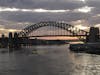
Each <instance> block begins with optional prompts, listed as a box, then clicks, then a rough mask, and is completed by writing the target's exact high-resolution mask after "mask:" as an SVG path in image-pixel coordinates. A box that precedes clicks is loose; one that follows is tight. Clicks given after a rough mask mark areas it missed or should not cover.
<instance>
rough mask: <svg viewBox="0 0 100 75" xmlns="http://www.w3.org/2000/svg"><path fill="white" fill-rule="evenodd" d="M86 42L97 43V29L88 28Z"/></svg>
mask: <svg viewBox="0 0 100 75" xmlns="http://www.w3.org/2000/svg"><path fill="white" fill-rule="evenodd" d="M86 42H90V43H94V42H99V28H97V27H90V30H89V35H87V37H86Z"/></svg>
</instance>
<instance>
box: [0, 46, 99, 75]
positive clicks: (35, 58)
mask: <svg viewBox="0 0 100 75" xmlns="http://www.w3.org/2000/svg"><path fill="white" fill-rule="evenodd" d="M2 50H3V49H0V75H33V74H34V75H100V59H99V58H100V55H94V54H86V53H73V52H70V50H69V49H68V45H59V46H57V45H55V46H33V47H30V48H23V49H22V50H21V51H14V52H11V53H9V52H6V53H2Z"/></svg>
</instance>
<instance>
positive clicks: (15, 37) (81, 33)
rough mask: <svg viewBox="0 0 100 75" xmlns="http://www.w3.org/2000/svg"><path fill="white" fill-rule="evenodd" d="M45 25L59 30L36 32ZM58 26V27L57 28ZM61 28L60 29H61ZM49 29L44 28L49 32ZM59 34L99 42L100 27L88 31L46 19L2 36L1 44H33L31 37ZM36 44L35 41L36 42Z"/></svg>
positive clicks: (55, 35)
mask: <svg viewBox="0 0 100 75" xmlns="http://www.w3.org/2000/svg"><path fill="white" fill-rule="evenodd" d="M43 27H52V28H53V30H55V31H57V32H56V33H50V34H43V35H41V34H42V32H41V31H40V32H38V33H39V35H36V34H34V32H35V31H38V29H40V28H43ZM57 28H58V29H57ZM59 29H60V30H59ZM47 31H48V30H44V32H47ZM57 36H70V37H77V38H78V39H79V40H80V41H83V42H89V41H90V42H97V41H98V40H99V29H98V28H95V27H91V28H90V31H89V32H87V31H85V30H81V29H79V28H77V27H75V26H73V25H70V24H67V23H63V22H54V21H46V22H39V23H36V24H33V25H28V26H27V27H25V28H24V29H22V30H21V31H20V32H15V33H14V34H13V33H11V32H10V33H9V36H8V37H4V35H2V37H1V38H0V41H1V45H5V42H6V45H7V46H8V45H10V46H12V45H13V44H15V46H16V47H17V46H19V45H21V44H30V43H31V44H33V42H34V41H33V40H32V39H30V38H32V37H57ZM34 44H35V43H34Z"/></svg>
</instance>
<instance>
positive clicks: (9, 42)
mask: <svg viewBox="0 0 100 75" xmlns="http://www.w3.org/2000/svg"><path fill="white" fill-rule="evenodd" d="M8 47H9V51H10V52H11V51H13V36H12V32H10V33H9V37H8Z"/></svg>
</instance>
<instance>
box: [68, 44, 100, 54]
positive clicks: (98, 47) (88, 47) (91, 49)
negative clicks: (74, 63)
mask: <svg viewBox="0 0 100 75" xmlns="http://www.w3.org/2000/svg"><path fill="white" fill-rule="evenodd" d="M69 49H70V50H71V51H74V52H79V53H81V52H85V53H95V54H100V43H83V44H80V43H79V44H70V46H69Z"/></svg>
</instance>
